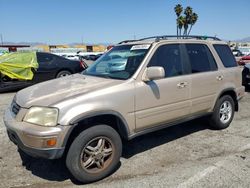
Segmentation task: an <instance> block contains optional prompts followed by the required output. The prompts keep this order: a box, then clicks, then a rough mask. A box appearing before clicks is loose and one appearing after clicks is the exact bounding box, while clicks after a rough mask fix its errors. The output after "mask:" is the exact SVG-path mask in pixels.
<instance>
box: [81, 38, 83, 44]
mask: <svg viewBox="0 0 250 188" xmlns="http://www.w3.org/2000/svg"><path fill="white" fill-rule="evenodd" d="M81 41H82V45H83V36H82V37H81Z"/></svg>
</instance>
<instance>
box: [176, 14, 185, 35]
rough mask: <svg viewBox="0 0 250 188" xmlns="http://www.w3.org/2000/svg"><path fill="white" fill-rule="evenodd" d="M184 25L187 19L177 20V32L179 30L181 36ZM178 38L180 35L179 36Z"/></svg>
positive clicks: (181, 17) (180, 18)
mask: <svg viewBox="0 0 250 188" xmlns="http://www.w3.org/2000/svg"><path fill="white" fill-rule="evenodd" d="M184 23H185V18H184V17H183V16H180V17H179V18H178V19H177V26H178V28H177V30H179V34H180V35H181V30H182V28H183V26H184ZM177 36H178V35H177Z"/></svg>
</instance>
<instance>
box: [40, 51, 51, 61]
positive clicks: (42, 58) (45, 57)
mask: <svg viewBox="0 0 250 188" xmlns="http://www.w3.org/2000/svg"><path fill="white" fill-rule="evenodd" d="M37 60H38V62H50V61H52V60H53V56H52V55H50V54H43V53H37Z"/></svg>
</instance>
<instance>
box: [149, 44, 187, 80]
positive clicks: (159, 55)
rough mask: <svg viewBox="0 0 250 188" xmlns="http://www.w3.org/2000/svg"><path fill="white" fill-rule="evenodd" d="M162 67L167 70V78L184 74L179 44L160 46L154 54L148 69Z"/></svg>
mask: <svg viewBox="0 0 250 188" xmlns="http://www.w3.org/2000/svg"><path fill="white" fill-rule="evenodd" d="M152 66H161V67H163V68H164V70H165V77H173V76H178V75H182V74H183V67H182V60H181V50H180V45H179V44H167V45H162V46H160V47H159V48H158V49H157V50H156V52H155V53H154V55H153V57H152V59H151V60H150V62H149V65H148V67H152Z"/></svg>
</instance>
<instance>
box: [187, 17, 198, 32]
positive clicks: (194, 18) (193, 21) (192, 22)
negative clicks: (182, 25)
mask: <svg viewBox="0 0 250 188" xmlns="http://www.w3.org/2000/svg"><path fill="white" fill-rule="evenodd" d="M197 20H198V14H196V13H193V14H192V15H191V19H190V29H189V31H188V35H189V34H190V32H191V30H192V27H193V25H194V24H195V23H196V22H197Z"/></svg>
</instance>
